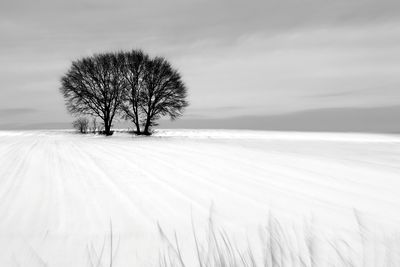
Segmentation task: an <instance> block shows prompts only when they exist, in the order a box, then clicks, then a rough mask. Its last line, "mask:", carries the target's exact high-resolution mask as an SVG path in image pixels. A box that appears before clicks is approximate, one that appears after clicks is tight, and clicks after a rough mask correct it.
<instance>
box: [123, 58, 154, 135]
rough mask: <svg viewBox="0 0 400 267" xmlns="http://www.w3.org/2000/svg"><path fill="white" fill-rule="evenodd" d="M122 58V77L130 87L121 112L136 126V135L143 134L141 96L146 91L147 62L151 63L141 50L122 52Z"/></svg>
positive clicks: (124, 95)
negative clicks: (144, 80) (144, 79)
mask: <svg viewBox="0 0 400 267" xmlns="http://www.w3.org/2000/svg"><path fill="white" fill-rule="evenodd" d="M120 56H121V57H123V58H124V68H123V71H122V77H123V79H124V80H125V82H126V83H127V85H128V88H127V90H126V91H125V93H124V94H123V97H122V98H123V105H121V110H122V112H123V114H124V118H125V119H129V120H131V121H132V122H133V124H134V125H135V127H136V134H141V130H140V125H141V121H142V119H143V118H142V117H143V114H142V112H141V105H142V100H141V98H140V96H141V95H142V94H143V90H144V88H143V87H144V83H143V76H144V74H145V71H146V70H145V62H147V61H149V56H148V55H146V54H144V53H143V52H142V51H141V50H132V51H130V52H126V53H123V52H121V53H120Z"/></svg>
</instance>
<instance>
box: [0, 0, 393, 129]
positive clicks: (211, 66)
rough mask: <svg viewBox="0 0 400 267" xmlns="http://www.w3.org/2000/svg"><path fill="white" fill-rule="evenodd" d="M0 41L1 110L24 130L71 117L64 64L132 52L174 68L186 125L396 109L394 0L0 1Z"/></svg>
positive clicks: (2, 116) (1, 117)
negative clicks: (183, 87)
mask: <svg viewBox="0 0 400 267" xmlns="http://www.w3.org/2000/svg"><path fill="white" fill-rule="evenodd" d="M0 35H1V36H2V42H1V43H0V58H1V61H2V64H1V66H0V88H1V95H2V97H1V98H0V106H3V107H7V108H9V107H10V106H9V105H10V103H18V107H20V106H22V107H24V108H26V109H32V110H42V112H36V113H33V114H32V113H29V112H27V113H25V114H24V115H26V116H19V122H20V123H22V124H24V125H28V124H30V123H31V122H32V121H34V122H35V123H38V124H40V123H45V124H46V123H48V122H53V121H60V122H68V121H69V117H68V115H67V114H66V112H65V108H64V106H63V101H62V99H61V97H60V95H59V92H58V87H59V78H60V76H61V75H62V74H63V72H65V71H66V69H67V68H68V66H69V64H70V62H71V60H73V59H76V58H78V57H80V56H83V55H88V54H91V53H93V52H98V51H103V50H117V49H131V48H138V47H141V48H144V49H145V50H146V51H149V52H150V53H151V54H161V55H164V56H167V57H168V58H169V59H170V60H171V61H172V63H173V64H174V65H175V66H176V67H177V68H179V70H180V71H181V72H182V74H183V77H184V79H185V81H186V83H187V85H188V87H189V98H190V103H191V106H190V107H189V108H188V110H187V115H188V117H191V118H195V117H196V118H209V119H213V118H220V117H225V118H226V117H238V116H254V115H259V116H261V115H264V114H266V115H276V114H283V113H288V112H300V111H304V110H308V109H311V110H315V109H328V108H332V109H334V110H336V111H338V112H340V110H341V108H368V107H371V106H389V105H397V104H399V103H400V91H399V90H398V88H399V86H400V77H399V75H398V70H399V69H400V2H399V1H391V0H381V1H376V0H338V1H321V0H305V1H298V0H285V1H275V0H252V1H242V0H220V1H212V0H191V1H188V0H169V1H164V0H135V1H132V0H116V1H108V0H79V1H78V0H71V1H62V0H38V1H30V0H14V1H2V2H1V3H0ZM218 107H220V108H218ZM17 113H18V112H14V113H12V112H1V111H0V120H1V121H2V122H4V123H11V122H10V121H7V120H9V118H8V117H9V114H17ZM21 115H22V113H21ZM14 116H16V115H14ZM322 123H323V122H322ZM32 127H33V126H32ZM316 127H318V126H316Z"/></svg>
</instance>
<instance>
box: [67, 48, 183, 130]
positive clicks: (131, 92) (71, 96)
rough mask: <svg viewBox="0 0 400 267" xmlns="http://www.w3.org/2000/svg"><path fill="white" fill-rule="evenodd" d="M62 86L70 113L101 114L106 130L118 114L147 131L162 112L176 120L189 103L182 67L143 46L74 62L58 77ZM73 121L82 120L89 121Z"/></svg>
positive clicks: (161, 115)
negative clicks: (144, 48)
mask: <svg viewBox="0 0 400 267" xmlns="http://www.w3.org/2000/svg"><path fill="white" fill-rule="evenodd" d="M60 91H61V93H62V94H63V96H64V99H65V103H66V106H67V109H68V111H69V112H70V113H71V114H73V115H76V116H91V117H95V118H99V119H100V120H101V121H102V128H103V132H104V134H106V135H111V134H112V131H111V127H112V124H113V121H114V119H115V118H116V117H120V118H123V119H125V120H129V121H132V123H133V124H134V126H135V133H136V134H138V135H139V134H145V135H150V134H151V133H152V128H153V127H154V126H156V125H157V121H158V120H159V119H160V118H161V117H163V116H168V117H169V118H170V119H172V120H174V119H176V118H178V117H179V116H181V115H182V113H183V111H184V109H185V107H186V106H187V105H188V102H187V100H186V98H187V89H186V86H185V84H184V82H183V81H182V78H181V75H180V73H179V72H178V71H177V70H176V69H175V68H173V67H172V66H171V64H170V63H169V62H168V61H167V60H166V59H165V58H163V57H150V56H149V55H148V54H146V53H144V52H143V51H141V50H132V51H129V52H124V51H121V52H111V53H101V54H96V55H93V56H90V57H84V58H82V59H79V60H76V61H74V62H72V65H71V67H70V69H69V70H68V71H67V73H66V74H65V75H64V76H63V77H62V78H61V88H60ZM76 123H77V124H80V126H82V124H85V123H88V121H87V120H86V121H85V120H83V121H82V120H79V119H78V120H77V121H76ZM83 126H84V125H83ZM81 129H83V128H81Z"/></svg>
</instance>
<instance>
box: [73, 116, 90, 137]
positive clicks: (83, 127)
mask: <svg viewBox="0 0 400 267" xmlns="http://www.w3.org/2000/svg"><path fill="white" fill-rule="evenodd" d="M72 126H73V127H74V128H75V129H76V130H78V131H79V132H80V133H87V131H88V128H89V120H88V119H87V118H78V119H76V120H75V121H74V122H73V123H72Z"/></svg>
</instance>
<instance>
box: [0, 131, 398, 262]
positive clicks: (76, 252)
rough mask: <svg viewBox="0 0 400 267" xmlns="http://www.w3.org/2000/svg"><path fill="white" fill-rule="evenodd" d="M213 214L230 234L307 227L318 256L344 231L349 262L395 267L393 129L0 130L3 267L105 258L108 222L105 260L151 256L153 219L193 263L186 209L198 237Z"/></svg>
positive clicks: (239, 238)
mask: <svg viewBox="0 0 400 267" xmlns="http://www.w3.org/2000/svg"><path fill="white" fill-rule="evenodd" d="M210 214H211V215H210ZM210 216H212V218H213V219H214V221H215V224H216V225H218V227H222V228H223V229H225V230H226V231H227V232H228V233H229V234H230V235H231V236H232V237H233V238H234V239H235V242H236V243H237V244H238V246H244V245H246V244H247V241H245V240H249V241H248V242H250V243H251V244H256V243H258V242H261V241H260V240H259V236H260V235H261V234H260V229H264V228H265V226H267V225H268V223H270V218H271V217H273V218H278V219H279V222H280V223H281V224H282V228H284V229H288V231H287V233H288V236H287V238H288V239H289V240H295V238H294V237H293V236H296V235H298V236H301V235H302V231H303V232H304V229H305V228H306V227H308V228H307V229H312V231H310V232H312V233H313V236H315V237H316V238H315V243H317V244H318V243H320V244H321V246H316V247H318V248H319V250H318V253H317V256H316V261H317V263H318V264H317V266H324V265H328V266H331V265H329V264H330V263H333V262H334V261H333V260H332V257H334V255H333V254H334V253H335V251H334V249H333V248H334V247H335V246H333V247H331V248H329V246H327V245H326V244H325V245H323V244H324V242H325V241H324V240H331V241H329V242H334V241H332V240H336V241H338V240H339V241H343V242H342V243H341V244H342V249H343V250H345V251H346V253H348V254H349V255H350V256H349V257H354V259H355V260H354V264H355V265H357V266H363V265H366V266H384V265H389V264H390V263H392V264H393V266H395V265H396V262H397V263H398V262H400V255H399V253H400V235H399V234H398V233H400V136H396V135H372V134H371V135H369V134H339V133H335V134H334V133H295V132H293V133H283V132H282V133H281V132H261V131H228V130H226V131H225V130H160V131H158V132H157V134H156V135H155V136H152V137H132V136H130V135H128V134H125V133H116V134H115V135H114V136H112V137H103V136H94V135H91V134H89V135H85V136H83V135H78V134H75V133H72V132H67V131H21V132H12V131H10V132H8V131H3V132H0V251H1V253H0V266H57V267H58V266H91V263H90V261H91V260H92V261H94V260H93V259H96V257H97V258H98V255H99V254H100V253H101V250H102V247H103V244H105V246H104V251H105V252H104V254H105V255H104V256H103V258H104V259H103V263H104V266H106V265H107V262H108V254H109V250H110V249H109V246H110V228H111V227H110V224H112V231H113V251H115V258H114V266H152V264H153V263H154V262H156V261H157V260H158V258H157V257H158V252H159V250H160V249H162V247H163V242H162V240H161V239H160V235H159V233H158V229H157V223H159V225H160V226H161V227H162V228H163V230H164V231H165V233H166V234H167V235H168V236H169V237H173V233H174V231H176V232H177V235H178V237H179V240H180V242H181V247H182V250H183V252H184V254H185V255H186V257H187V258H188V261H189V262H190V261H191V260H192V257H193V255H191V254H190V253H193V250H192V249H193V247H194V242H193V233H192V221H193V223H194V225H195V227H196V231H198V235H199V236H200V237H201V236H203V233H204V231H205V230H206V228H207V220H208V218H209V217H210ZM192 218H193V219H192ZM299 229H302V230H299ZM289 232H290V233H291V234H290V233H289ZM305 232H307V231H305ZM172 239H173V238H172ZM300 239H301V237H300ZM336 241H335V242H336ZM296 242H300V241H296ZM245 243H246V244H245ZM343 244H344V245H343ZM255 246H257V244H256V245H255ZM338 247H339V249H340V244H339V245H338V246H337V247H336V249H337V248H338ZM296 249H297V250H299V251H300V253H302V251H303V250H304V248H301V245H299V246H297V248H296ZM191 251H192V252H191ZM282 262H283V266H296V265H300V261H299V259H293V258H292V259H286V260H285V261H282ZM309 265H310V266H311V263H309ZM94 266H97V265H96V264H94ZM153 266H154V265H153Z"/></svg>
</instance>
